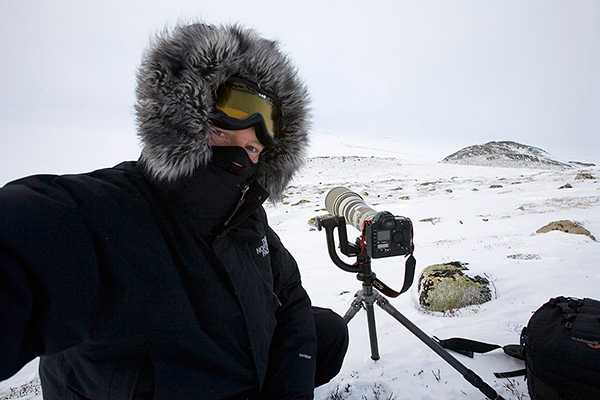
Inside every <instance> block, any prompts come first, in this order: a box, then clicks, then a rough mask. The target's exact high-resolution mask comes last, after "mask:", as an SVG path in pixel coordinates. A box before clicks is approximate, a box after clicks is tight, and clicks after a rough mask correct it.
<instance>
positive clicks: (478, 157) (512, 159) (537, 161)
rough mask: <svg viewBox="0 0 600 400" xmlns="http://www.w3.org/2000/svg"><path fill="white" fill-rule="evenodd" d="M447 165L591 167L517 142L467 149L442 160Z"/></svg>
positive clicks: (483, 145)
mask: <svg viewBox="0 0 600 400" xmlns="http://www.w3.org/2000/svg"><path fill="white" fill-rule="evenodd" d="M442 162H443V163H447V164H462V165H479V166H486V167H507V168H535V169H568V168H581V167H590V166H593V164H585V163H581V162H576V161H570V162H563V161H558V160H555V159H553V158H552V157H551V155H550V154H548V153H547V152H546V151H544V150H542V149H540V148H537V147H534V146H528V145H524V144H520V143H517V142H511V141H501V142H488V143H485V144H482V145H474V146H469V147H465V148H464V149H462V150H459V151H457V152H456V153H454V154H451V155H449V156H448V157H446V158H444V159H443V160H442Z"/></svg>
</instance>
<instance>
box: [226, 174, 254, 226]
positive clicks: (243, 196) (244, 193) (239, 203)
mask: <svg viewBox="0 0 600 400" xmlns="http://www.w3.org/2000/svg"><path fill="white" fill-rule="evenodd" d="M248 189H250V185H248V184H247V185H246V186H244V188H243V189H242V197H240V199H239V200H238V203H237V205H236V206H235V209H234V210H233V212H232V213H231V215H230V216H229V219H228V220H227V221H225V224H223V226H224V227H225V228H227V227H228V226H229V224H230V223H231V220H232V219H233V217H234V216H235V214H236V213H237V212H238V210H239V209H240V207H241V206H242V204H244V201H246V193H248Z"/></svg>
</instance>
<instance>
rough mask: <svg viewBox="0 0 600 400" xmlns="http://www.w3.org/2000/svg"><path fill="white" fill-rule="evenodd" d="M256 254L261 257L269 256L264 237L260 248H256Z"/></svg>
mask: <svg viewBox="0 0 600 400" xmlns="http://www.w3.org/2000/svg"><path fill="white" fill-rule="evenodd" d="M256 254H262V256H263V257H266V256H267V255H268V254H269V244H268V243H267V237H266V236H265V237H264V238H262V246H260V247H257V248H256Z"/></svg>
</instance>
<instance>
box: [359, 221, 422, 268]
mask: <svg viewBox="0 0 600 400" xmlns="http://www.w3.org/2000/svg"><path fill="white" fill-rule="evenodd" d="M364 235H365V242H366V243H365V250H366V252H367V255H368V256H369V257H371V258H381V257H392V256H403V255H408V254H411V253H412V252H413V241H412V237H413V227H412V222H411V220H410V219H408V218H406V217H400V216H394V215H393V214H391V213H390V212H388V211H381V212H378V213H377V214H375V216H374V217H373V218H372V219H371V220H368V221H366V222H365V227H364Z"/></svg>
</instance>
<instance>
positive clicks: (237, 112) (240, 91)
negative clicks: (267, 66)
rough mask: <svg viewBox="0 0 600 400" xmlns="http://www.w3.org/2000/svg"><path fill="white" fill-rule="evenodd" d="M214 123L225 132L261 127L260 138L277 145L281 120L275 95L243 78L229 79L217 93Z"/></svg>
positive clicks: (263, 141) (258, 132)
mask: <svg viewBox="0 0 600 400" xmlns="http://www.w3.org/2000/svg"><path fill="white" fill-rule="evenodd" d="M215 108H216V110H215V115H214V121H213V123H214V124H215V125H217V126H219V127H221V128H224V129H246V128H250V127H252V126H254V127H258V128H260V129H257V136H258V139H259V140H260V141H261V142H262V143H264V144H266V143H265V141H266V142H267V143H274V139H275V138H276V137H277V127H278V123H277V122H278V118H279V107H278V101H277V99H276V98H275V96H273V95H271V94H270V93H268V92H265V91H264V90H261V89H259V88H258V86H256V85H255V84H253V83H251V82H248V81H246V80H244V79H241V78H237V77H234V78H230V79H229V80H228V81H227V83H225V84H224V85H223V86H221V88H219V90H218V91H217V100H216V102H215Z"/></svg>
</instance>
